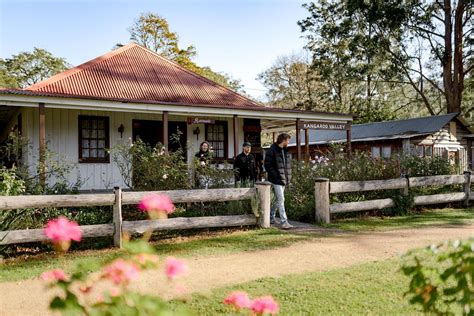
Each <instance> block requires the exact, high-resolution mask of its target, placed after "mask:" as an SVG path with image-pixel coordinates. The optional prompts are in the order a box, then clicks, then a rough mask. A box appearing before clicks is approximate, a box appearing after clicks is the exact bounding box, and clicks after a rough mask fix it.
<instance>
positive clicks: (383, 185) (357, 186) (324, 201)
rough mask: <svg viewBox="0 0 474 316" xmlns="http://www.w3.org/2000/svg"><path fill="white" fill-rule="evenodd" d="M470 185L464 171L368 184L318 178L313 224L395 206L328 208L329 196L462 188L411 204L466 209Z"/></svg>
mask: <svg viewBox="0 0 474 316" xmlns="http://www.w3.org/2000/svg"><path fill="white" fill-rule="evenodd" d="M472 183H474V175H472V173H471V171H465V172H464V174H463V175H440V176H427V177H406V178H399V179H388V180H368V181H341V182H330V181H329V179H326V178H318V179H316V181H315V190H314V192H315V209H316V220H317V221H318V222H319V223H324V224H329V223H330V221H331V219H330V218H331V214H337V213H347V212H358V211H368V210H380V209H384V208H390V207H394V206H395V201H394V200H393V199H390V198H386V199H376V200H368V201H358V202H347V203H334V204H331V203H330V197H329V196H330V194H334V193H347V192H363V191H378V190H394V189H400V190H401V194H402V195H405V196H407V195H408V194H409V190H410V188H413V187H421V186H433V185H438V186H446V185H453V184H462V185H463V191H462V192H453V193H443V194H432V195H420V196H415V197H414V204H415V206H418V205H432V204H442V203H454V202H462V203H463V204H464V205H465V206H469V201H472V200H474V194H473V193H472V192H471V184H472Z"/></svg>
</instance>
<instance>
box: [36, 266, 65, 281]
mask: <svg viewBox="0 0 474 316" xmlns="http://www.w3.org/2000/svg"><path fill="white" fill-rule="evenodd" d="M41 279H42V280H43V281H46V282H56V281H66V280H67V279H68V277H67V275H66V273H64V271H63V270H61V269H56V270H51V271H46V272H43V273H42V274H41Z"/></svg>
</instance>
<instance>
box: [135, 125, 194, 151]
mask: <svg viewBox="0 0 474 316" xmlns="http://www.w3.org/2000/svg"><path fill="white" fill-rule="evenodd" d="M132 125H133V131H132V135H133V141H137V140H138V139H141V140H142V141H143V142H144V143H145V144H147V145H148V146H150V147H152V148H153V147H155V146H156V144H158V143H161V144H163V122H162V121H150V120H133V122H132ZM187 128H188V125H187V124H186V122H174V121H169V122H168V135H169V139H168V147H169V148H168V150H170V151H174V150H177V149H179V148H180V147H181V148H183V149H184V148H185V147H186V142H187Z"/></svg>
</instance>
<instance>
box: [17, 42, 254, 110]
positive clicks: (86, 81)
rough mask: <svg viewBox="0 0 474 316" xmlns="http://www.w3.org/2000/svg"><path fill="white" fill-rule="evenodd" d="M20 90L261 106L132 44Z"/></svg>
mask: <svg viewBox="0 0 474 316" xmlns="http://www.w3.org/2000/svg"><path fill="white" fill-rule="evenodd" d="M25 90H28V91H32V92H36V93H44V94H45V95H62V96H75V97H86V98H97V99H102V100H104V99H105V100H127V101H130V102H148V101H150V102H153V103H156V102H164V103H169V104H180V105H183V104H185V105H201V106H202V105H210V106H222V107H232V108H234V107H235V108H256V107H263V105H261V104H259V103H257V102H255V101H252V100H250V99H248V98H246V97H244V96H241V95H240V94H238V93H236V92H234V91H232V90H230V89H227V88H225V87H223V86H220V85H218V84H216V83H214V82H212V81H210V80H208V79H206V78H204V77H202V76H200V75H198V74H196V73H194V72H192V71H190V70H188V69H185V68H184V67H182V66H180V65H178V64H176V63H174V62H172V61H170V60H168V59H166V58H164V57H162V56H160V55H158V54H156V53H155V52H153V51H150V50H148V49H146V48H144V47H142V46H140V45H137V44H133V43H132V44H128V45H126V46H124V47H121V48H119V49H116V50H114V51H111V52H109V53H107V54H105V55H102V56H100V57H97V58H95V59H93V60H91V61H88V62H86V63H84V64H82V65H79V66H77V67H74V68H72V69H69V70H66V71H64V72H62V73H60V74H57V75H55V76H53V77H51V78H49V79H47V80H44V81H41V82H39V83H36V84H34V85H32V86H30V87H28V88H26V89H25Z"/></svg>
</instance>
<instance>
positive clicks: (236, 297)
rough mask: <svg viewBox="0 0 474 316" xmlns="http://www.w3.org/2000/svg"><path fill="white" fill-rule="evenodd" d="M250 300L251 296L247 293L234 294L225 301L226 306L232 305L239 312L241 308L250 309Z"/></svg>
mask: <svg viewBox="0 0 474 316" xmlns="http://www.w3.org/2000/svg"><path fill="white" fill-rule="evenodd" d="M250 303H251V302H250V298H249V295H248V294H247V293H245V292H239V291H236V292H232V293H230V294H229V295H228V296H227V297H226V298H225V299H224V304H226V305H232V306H233V307H234V308H235V309H237V310H239V309H241V308H249V307H250Z"/></svg>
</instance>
